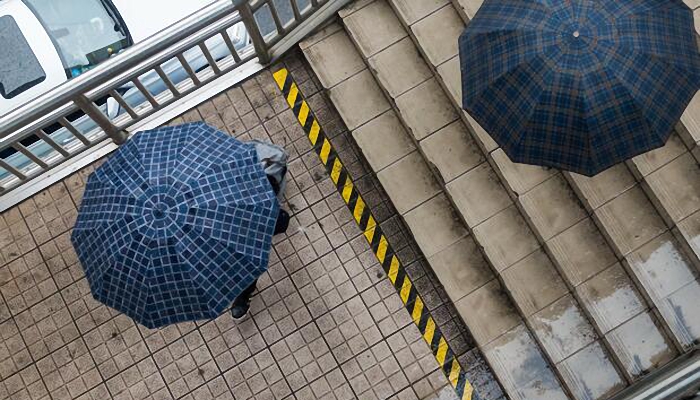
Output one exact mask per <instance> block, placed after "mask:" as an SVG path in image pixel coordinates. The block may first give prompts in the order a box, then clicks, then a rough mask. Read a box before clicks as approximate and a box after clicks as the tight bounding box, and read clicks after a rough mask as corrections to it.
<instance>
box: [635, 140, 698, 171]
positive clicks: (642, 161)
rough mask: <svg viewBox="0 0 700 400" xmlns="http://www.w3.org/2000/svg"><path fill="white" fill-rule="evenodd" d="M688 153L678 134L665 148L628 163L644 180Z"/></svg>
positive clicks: (639, 156)
mask: <svg viewBox="0 0 700 400" xmlns="http://www.w3.org/2000/svg"><path fill="white" fill-rule="evenodd" d="M686 151H688V149H687V148H686V147H685V144H684V143H683V140H681V137H680V136H679V135H678V134H677V133H675V132H674V133H673V134H672V135H671V137H669V139H668V141H667V142H666V144H665V145H664V146H663V147H660V148H658V149H656V150H652V151H648V152H646V153H644V154H640V155H638V156H637V157H634V158H633V159H631V160H629V161H627V165H629V166H630V169H631V170H632V172H633V173H634V174H635V175H636V176H637V177H638V178H644V177H646V176H647V175H649V174H651V173H652V172H654V171H656V170H657V169H659V168H661V167H662V166H664V165H666V164H668V163H669V162H671V161H672V160H674V159H676V158H677V157H679V156H680V155H681V154H683V153H685V152H686Z"/></svg>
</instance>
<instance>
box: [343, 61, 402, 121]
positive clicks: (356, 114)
mask: <svg viewBox="0 0 700 400" xmlns="http://www.w3.org/2000/svg"><path fill="white" fill-rule="evenodd" d="M329 95H330V98H331V101H332V102H333V104H334V105H335V108H336V109H337V110H338V113H340V116H341V117H342V118H343V121H344V122H345V124H346V125H347V127H348V129H350V130H355V129H357V128H358V127H359V126H361V125H362V124H365V123H367V122H369V121H370V120H372V119H374V118H375V117H377V116H379V115H380V114H383V113H385V112H386V111H388V110H389V109H390V108H391V106H390V105H389V103H388V102H387V100H386V97H384V93H382V91H381V89H379V86H378V85H377V82H376V81H375V80H374V78H373V77H372V74H371V73H370V72H369V71H368V70H364V71H362V72H360V73H359V74H357V75H355V76H353V77H351V78H349V79H347V80H345V81H343V82H342V83H340V84H339V85H337V86H335V87H333V88H332V89H330V91H329Z"/></svg>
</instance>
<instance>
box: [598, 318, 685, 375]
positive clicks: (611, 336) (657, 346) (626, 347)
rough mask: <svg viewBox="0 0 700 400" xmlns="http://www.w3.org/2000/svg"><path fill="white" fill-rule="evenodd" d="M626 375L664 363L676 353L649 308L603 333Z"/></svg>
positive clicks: (657, 366) (654, 367) (651, 368)
mask: <svg viewBox="0 0 700 400" xmlns="http://www.w3.org/2000/svg"><path fill="white" fill-rule="evenodd" d="M606 337H607V339H608V343H610V346H611V347H612V350H613V351H614V352H615V354H617V357H618V358H619V360H620V362H621V363H622V366H623V368H625V372H626V374H627V376H629V377H631V378H632V379H636V378H639V377H640V376H642V375H645V374H647V373H648V372H649V371H651V370H653V369H656V368H659V367H661V366H663V365H666V364H667V363H668V362H670V361H671V360H673V359H674V358H675V357H676V354H677V352H676V349H675V348H674V347H673V345H672V344H671V341H670V340H669V338H668V337H667V336H666V335H665V334H664V333H663V331H662V330H661V329H660V328H659V326H658V321H657V320H656V318H655V317H654V316H653V315H652V314H651V313H649V312H644V313H641V314H639V315H637V316H636V317H634V318H632V319H631V320H629V321H627V322H625V323H624V324H622V325H620V326H619V327H618V328H616V329H614V330H613V331H611V332H609V333H608V334H607V335H606Z"/></svg>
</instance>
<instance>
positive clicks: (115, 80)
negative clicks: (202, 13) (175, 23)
mask: <svg viewBox="0 0 700 400" xmlns="http://www.w3.org/2000/svg"><path fill="white" fill-rule="evenodd" d="M239 22H241V20H240V17H239V16H238V15H228V16H226V17H223V18H221V19H220V20H217V21H216V22H215V23H213V24H211V25H210V26H207V27H205V28H204V29H202V30H201V31H200V32H198V33H197V34H196V35H192V36H190V37H188V38H186V39H184V40H182V41H180V42H178V43H176V44H174V45H172V46H171V47H169V48H167V49H165V50H163V51H160V52H158V53H156V54H154V55H152V56H151V57H149V58H145V59H143V60H142V62H141V63H140V64H138V65H136V66H133V67H131V68H127V69H126V70H124V71H121V72H120V73H119V74H113V75H112V76H111V77H110V78H109V79H108V80H107V81H105V82H103V83H101V84H100V85H97V86H95V87H94V88H93V89H92V90H90V91H89V93H88V97H90V98H99V97H100V96H102V95H104V94H105V93H106V92H107V91H108V90H109V89H111V88H115V87H119V86H121V85H123V84H124V83H126V82H128V81H130V80H131V79H133V78H134V77H136V76H141V75H143V74H145V73H147V72H149V71H151V70H152V69H153V68H154V66H156V65H161V64H163V63H164V62H166V61H168V60H170V59H172V58H177V59H178V60H179V61H180V63H181V64H183V66H184V64H185V63H184V62H183V60H184V59H185V56H184V55H183V54H182V53H184V52H185V51H186V50H189V49H191V48H193V47H195V46H198V45H199V43H200V42H203V41H205V40H208V39H210V38H212V37H214V36H216V35H217V34H218V33H219V31H221V30H222V29H228V28H230V27H231V26H233V25H235V24H237V23H239ZM190 69H191V68H190ZM185 70H187V67H185ZM188 74H190V73H189V71H188ZM194 74H195V73H194V71H192V74H190V78H192V75H194Z"/></svg>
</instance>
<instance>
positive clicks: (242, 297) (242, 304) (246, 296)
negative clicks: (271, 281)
mask: <svg viewBox="0 0 700 400" xmlns="http://www.w3.org/2000/svg"><path fill="white" fill-rule="evenodd" d="M257 283H258V280H257V279H256V280H254V281H253V283H252V284H251V285H250V286H248V287H247V288H246V289H245V290H244V291H243V292H242V293H241V294H239V295H238V297H236V300H234V301H233V306H232V307H231V315H232V316H233V319H241V318H243V317H244V316H245V315H246V314H247V313H248V310H249V309H250V297H251V296H252V295H253V292H255V287H256V284H257Z"/></svg>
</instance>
